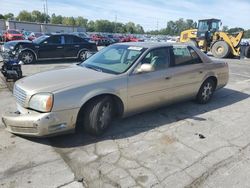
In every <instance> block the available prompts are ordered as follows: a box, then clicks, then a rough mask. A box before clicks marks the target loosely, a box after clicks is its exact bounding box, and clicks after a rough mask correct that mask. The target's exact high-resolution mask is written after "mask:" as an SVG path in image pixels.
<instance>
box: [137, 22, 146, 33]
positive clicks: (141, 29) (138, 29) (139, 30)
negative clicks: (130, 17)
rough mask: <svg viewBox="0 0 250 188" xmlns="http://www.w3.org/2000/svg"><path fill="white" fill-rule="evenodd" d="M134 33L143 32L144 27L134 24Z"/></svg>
mask: <svg viewBox="0 0 250 188" xmlns="http://www.w3.org/2000/svg"><path fill="white" fill-rule="evenodd" d="M136 33H137V34H143V33H144V29H143V27H142V26H141V25H139V24H137V25H136Z"/></svg>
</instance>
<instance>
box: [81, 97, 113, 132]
mask: <svg viewBox="0 0 250 188" xmlns="http://www.w3.org/2000/svg"><path fill="white" fill-rule="evenodd" d="M112 118H113V101H112V98H111V97H109V96H105V97H98V98H96V99H94V100H93V101H91V102H90V103H89V104H88V106H87V107H86V110H85V111H84V121H83V123H84V128H85V130H86V131H87V132H88V133H90V134H93V135H101V134H102V133H103V132H104V130H105V129H106V128H107V127H108V126H109V125H110V123H111V121H112Z"/></svg>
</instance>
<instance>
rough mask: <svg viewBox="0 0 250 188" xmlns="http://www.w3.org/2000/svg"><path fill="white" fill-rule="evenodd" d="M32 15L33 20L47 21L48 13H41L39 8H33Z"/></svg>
mask: <svg viewBox="0 0 250 188" xmlns="http://www.w3.org/2000/svg"><path fill="white" fill-rule="evenodd" d="M31 17H32V21H33V22H40V23H43V22H45V21H46V14H44V13H41V12H40V11H38V10H33V11H32V12H31Z"/></svg>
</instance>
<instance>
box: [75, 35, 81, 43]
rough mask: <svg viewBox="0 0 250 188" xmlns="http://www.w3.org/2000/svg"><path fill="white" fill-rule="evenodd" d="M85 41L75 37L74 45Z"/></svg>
mask: <svg viewBox="0 0 250 188" xmlns="http://www.w3.org/2000/svg"><path fill="white" fill-rule="evenodd" d="M82 42H83V39H81V38H80V37H77V36H73V43H82Z"/></svg>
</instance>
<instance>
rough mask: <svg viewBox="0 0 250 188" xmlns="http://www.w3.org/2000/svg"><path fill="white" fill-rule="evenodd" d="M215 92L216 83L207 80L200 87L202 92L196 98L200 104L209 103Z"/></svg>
mask: <svg viewBox="0 0 250 188" xmlns="http://www.w3.org/2000/svg"><path fill="white" fill-rule="evenodd" d="M214 90H215V82H214V81H213V80H212V79H208V80H206V81H205V82H204V83H203V84H202V85H201V87H200V90H199V92H198V94H197V96H196V101H197V102H198V103H200V104H206V103H208V102H209V101H210V100H211V98H212V96H213V94H214Z"/></svg>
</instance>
